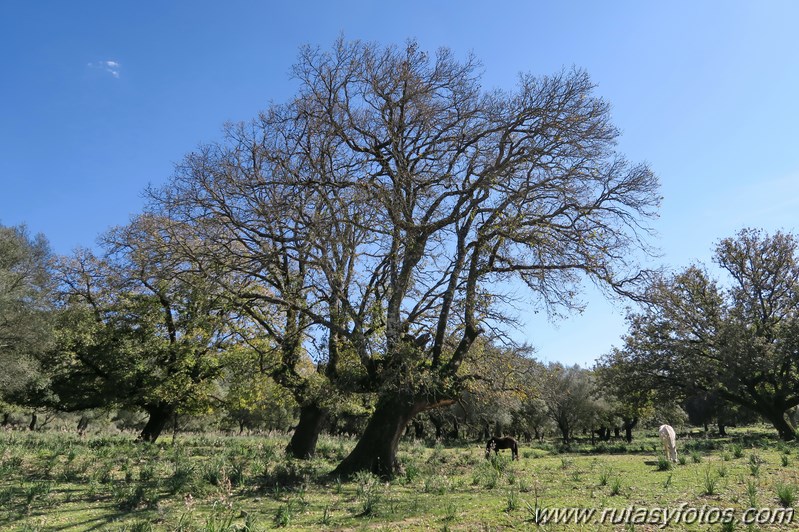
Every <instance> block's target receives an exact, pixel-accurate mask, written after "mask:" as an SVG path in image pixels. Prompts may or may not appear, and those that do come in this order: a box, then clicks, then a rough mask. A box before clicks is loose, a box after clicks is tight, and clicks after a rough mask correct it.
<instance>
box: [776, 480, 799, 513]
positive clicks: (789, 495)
mask: <svg viewBox="0 0 799 532" xmlns="http://www.w3.org/2000/svg"><path fill="white" fill-rule="evenodd" d="M776 489H777V499H778V500H779V501H780V505H781V506H782V507H783V508H792V507H793V505H794V504H795V503H796V487H795V486H794V485H792V484H782V483H780V484H777V488H776Z"/></svg>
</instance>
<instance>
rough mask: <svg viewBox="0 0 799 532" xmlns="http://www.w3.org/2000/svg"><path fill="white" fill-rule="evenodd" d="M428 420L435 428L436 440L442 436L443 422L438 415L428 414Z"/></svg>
mask: <svg viewBox="0 0 799 532" xmlns="http://www.w3.org/2000/svg"><path fill="white" fill-rule="evenodd" d="M430 422H431V423H432V424H433V426H434V427H435V428H436V440H440V439H441V438H443V437H444V428H443V427H444V422H443V421H441V418H439V417H438V416H430Z"/></svg>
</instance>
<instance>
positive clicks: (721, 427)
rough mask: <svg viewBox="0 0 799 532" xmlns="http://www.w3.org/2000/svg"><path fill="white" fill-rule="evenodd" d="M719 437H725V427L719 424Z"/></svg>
mask: <svg viewBox="0 0 799 532" xmlns="http://www.w3.org/2000/svg"><path fill="white" fill-rule="evenodd" d="M718 425H719V436H726V435H727V425H725V424H724V423H719V424H718Z"/></svg>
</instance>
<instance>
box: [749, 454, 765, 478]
mask: <svg viewBox="0 0 799 532" xmlns="http://www.w3.org/2000/svg"><path fill="white" fill-rule="evenodd" d="M762 463H763V460H762V459H761V458H760V457H759V456H758V455H756V454H752V455H750V456H749V472H750V473H751V474H752V476H753V477H759V476H760V464H762Z"/></svg>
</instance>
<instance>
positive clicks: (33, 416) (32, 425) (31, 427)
mask: <svg viewBox="0 0 799 532" xmlns="http://www.w3.org/2000/svg"><path fill="white" fill-rule="evenodd" d="M38 419H39V416H37V415H36V412H33V413H32V414H31V422H30V424H29V425H28V429H29V430H36V421H37V420H38Z"/></svg>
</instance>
